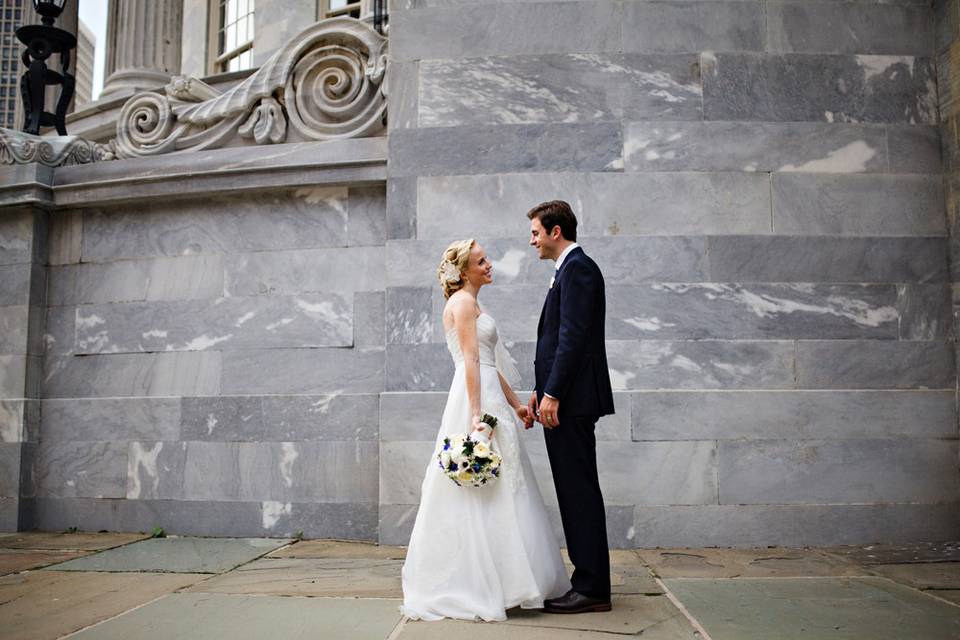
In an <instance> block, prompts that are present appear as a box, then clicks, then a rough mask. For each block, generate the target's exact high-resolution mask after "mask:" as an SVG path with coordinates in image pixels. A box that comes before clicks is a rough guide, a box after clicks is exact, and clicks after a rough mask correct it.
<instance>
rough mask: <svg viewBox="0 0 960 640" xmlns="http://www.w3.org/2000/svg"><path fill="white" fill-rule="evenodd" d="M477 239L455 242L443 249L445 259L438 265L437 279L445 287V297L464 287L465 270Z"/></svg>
mask: <svg viewBox="0 0 960 640" xmlns="http://www.w3.org/2000/svg"><path fill="white" fill-rule="evenodd" d="M474 244H476V241H475V240H474V239H473V238H470V239H468V240H460V241H458V242H454V243H453V244H451V245H450V246H449V247H447V248H446V249H444V251H443V259H442V260H440V266H438V267H437V280H439V281H440V287H441V288H442V289H443V297H444V298H449V297H450V296H452V295H453V294H454V293H456V292H457V291H459V290H460V289H462V288H463V284H464V282H463V272H464V270H466V268H467V262H468V261H469V260H470V249H472V248H473V245H474Z"/></svg>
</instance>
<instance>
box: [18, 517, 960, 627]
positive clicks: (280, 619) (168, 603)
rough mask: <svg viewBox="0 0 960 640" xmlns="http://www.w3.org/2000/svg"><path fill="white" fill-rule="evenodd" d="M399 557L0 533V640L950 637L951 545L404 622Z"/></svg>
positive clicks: (670, 554) (856, 553) (668, 559)
mask: <svg viewBox="0 0 960 640" xmlns="http://www.w3.org/2000/svg"><path fill="white" fill-rule="evenodd" d="M404 553H405V550H404V549H403V548H402V547H383V546H376V545H372V544H366V543H358V542H342V541H331V540H295V539H268V538H242V539H241V538H192V537H167V538H151V537H149V536H148V535H144V534H137V533H43V532H21V533H9V534H0V638H2V639H4V640H6V639H9V640H19V639H24V640H27V639H29V640H44V639H47V638H50V639H54V638H67V637H69V638H77V639H78V640H81V639H82V640H87V639H113V638H116V639H121V638H123V639H125V640H126V639H130V638H134V639H153V638H170V639H174V638H176V639H177V640H193V639H196V640H200V639H203V640H216V639H221V638H222V639H224V640H226V639H229V640H244V639H247V638H250V639H260V638H269V639H270V640H274V639H280V638H283V639H284V640H298V639H301V638H303V639H306V638H310V639H327V638H329V639H337V640H340V639H344V640H367V639H369V640H385V639H389V640H434V639H436V640H440V639H443V640H448V639H450V638H461V637H469V638H470V639H471V640H487V639H491V640H493V639H496V640H547V639H550V640H574V639H583V640H616V639H617V638H618V637H622V638H627V637H641V638H644V639H645V640H650V639H653V640H679V639H686V638H696V639H700V640H710V639H712V640H753V639H757V640H781V639H782V640H794V639H797V640H799V639H803V640H819V639H820V638H825V639H826V638H829V639H840V640H852V639H861V638H862V639H870V640H894V639H896V640H910V639H916V640H941V639H943V640H947V639H953V640H957V639H960V542H939V543H923V544H913V545H871V546H860V547H831V548H804V549H787V548H764V549H635V550H614V551H612V552H611V573H612V582H613V585H614V586H613V591H614V595H613V611H612V612H610V613H591V614H583V615H567V616H564V615H550V614H545V613H542V612H540V611H525V610H520V609H515V610H511V611H509V612H508V619H507V621H506V622H501V623H480V622H466V621H442V622H415V621H410V620H406V619H403V618H402V617H401V616H400V614H399V612H398V606H399V604H400V602H401V598H402V593H401V588H400V567H401V566H402V564H403V558H404Z"/></svg>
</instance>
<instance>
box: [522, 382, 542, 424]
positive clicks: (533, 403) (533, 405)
mask: <svg viewBox="0 0 960 640" xmlns="http://www.w3.org/2000/svg"><path fill="white" fill-rule="evenodd" d="M527 411H529V413H530V422H529V423H526V422H525V423H524V425H523V426H524V427H526V428H527V429H530V428H532V427H533V421H534V420H538V419H539V417H540V410H539V409H537V392H536V391H534V392H533V393H531V394H530V399H529V400H528V401H527Z"/></svg>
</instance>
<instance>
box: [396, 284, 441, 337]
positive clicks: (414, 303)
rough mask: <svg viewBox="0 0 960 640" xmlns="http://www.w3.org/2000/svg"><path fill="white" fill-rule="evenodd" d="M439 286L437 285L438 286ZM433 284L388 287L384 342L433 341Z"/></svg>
mask: <svg viewBox="0 0 960 640" xmlns="http://www.w3.org/2000/svg"><path fill="white" fill-rule="evenodd" d="M436 288H439V285H438V287H436ZM433 294H434V288H426V287H389V288H388V289H387V293H386V312H385V315H384V317H385V322H386V340H387V344H415V343H422V342H434V341H436V338H435V336H434V323H435V320H436V319H435V318H434V314H433V304H432V296H433Z"/></svg>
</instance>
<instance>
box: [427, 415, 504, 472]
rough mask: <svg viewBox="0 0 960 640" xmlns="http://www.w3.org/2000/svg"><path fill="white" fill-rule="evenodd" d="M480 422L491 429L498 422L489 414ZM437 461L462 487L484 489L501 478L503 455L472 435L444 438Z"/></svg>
mask: <svg viewBox="0 0 960 640" xmlns="http://www.w3.org/2000/svg"><path fill="white" fill-rule="evenodd" d="M480 421H481V422H483V423H485V424H487V425H489V426H490V428H491V429H492V428H493V427H495V426H496V425H497V419H496V418H494V417H493V416H491V415H488V414H486V413H485V414H483V417H482V418H481V419H480ZM437 461H438V463H439V464H440V469H442V470H443V473H444V474H446V476H447V477H448V478H450V479H451V480H453V481H454V482H455V483H456V484H457V486H458V487H461V486H463V485H464V484H469V485H472V486H474V487H481V486H483V485H485V484H487V483H490V482H493V481H494V480H496V479H497V478H498V477H499V476H500V462H501V460H500V455H499V454H497V453H496V452H495V451H493V450H491V449H490V445H489V444H488V443H486V442H483V441H482V440H474V439H472V438H471V437H470V436H468V435H467V436H464V435H456V436H452V437H447V438H444V439H443V444H442V445H440V450H439V451H437Z"/></svg>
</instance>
